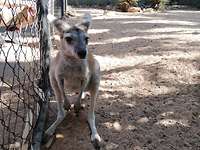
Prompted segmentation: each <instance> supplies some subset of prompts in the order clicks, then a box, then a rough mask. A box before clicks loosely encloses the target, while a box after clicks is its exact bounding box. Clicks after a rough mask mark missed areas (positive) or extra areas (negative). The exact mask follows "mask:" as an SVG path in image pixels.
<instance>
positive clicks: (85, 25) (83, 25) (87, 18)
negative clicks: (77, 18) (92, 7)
mask: <svg viewBox="0 0 200 150" xmlns="http://www.w3.org/2000/svg"><path fill="white" fill-rule="evenodd" d="M91 22H92V16H91V15H90V14H89V13H86V14H85V15H84V16H83V21H82V22H81V23H79V24H77V26H78V27H80V28H82V29H83V30H84V31H85V32H87V31H88V29H89V27H90V24H91Z"/></svg>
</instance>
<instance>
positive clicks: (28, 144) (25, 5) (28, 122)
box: [0, 0, 49, 150]
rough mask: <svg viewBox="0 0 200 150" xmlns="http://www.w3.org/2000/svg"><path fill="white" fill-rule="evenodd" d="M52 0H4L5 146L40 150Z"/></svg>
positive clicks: (0, 149) (1, 109) (0, 123)
mask: <svg viewBox="0 0 200 150" xmlns="http://www.w3.org/2000/svg"><path fill="white" fill-rule="evenodd" d="M47 4H48V0H42V1H35V0H0V79H1V80H0V150H7V149H8V150H10V149H12V150H14V149H15V150H18V149H19V150H27V149H36V150H39V147H40V143H41V140H42V133H43V127H44V122H45V114H46V110H47V107H48V87H49V81H48V65H49V40H48V37H49V35H48V33H49V31H48V30H49V29H48V24H47V20H46V15H47V12H48V11H47Z"/></svg>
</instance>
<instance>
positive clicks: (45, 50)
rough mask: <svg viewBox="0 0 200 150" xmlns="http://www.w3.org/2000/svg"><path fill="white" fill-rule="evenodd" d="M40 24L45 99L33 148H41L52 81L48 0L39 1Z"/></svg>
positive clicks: (36, 149)
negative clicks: (50, 77)
mask: <svg viewBox="0 0 200 150" xmlns="http://www.w3.org/2000/svg"><path fill="white" fill-rule="evenodd" d="M37 10H38V11H37V12H38V26H39V34H40V37H39V38H40V61H41V70H42V71H41V79H40V81H39V83H38V85H39V87H40V88H41V89H42V91H43V93H44V100H43V101H41V102H40V113H39V118H38V120H37V123H36V127H35V129H34V132H33V142H32V148H33V150H40V146H41V142H42V136H43V132H44V126H45V120H46V116H47V112H48V111H47V110H48V102H49V94H50V82H49V76H48V72H49V63H50V38H49V34H50V32H49V24H48V21H47V14H48V0H38V1H37Z"/></svg>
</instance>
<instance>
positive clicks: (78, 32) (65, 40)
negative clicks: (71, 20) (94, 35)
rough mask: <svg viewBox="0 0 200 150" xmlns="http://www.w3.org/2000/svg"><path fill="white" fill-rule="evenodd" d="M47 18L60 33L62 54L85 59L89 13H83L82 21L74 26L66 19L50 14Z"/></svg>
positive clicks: (89, 20) (89, 21)
mask: <svg viewBox="0 0 200 150" xmlns="http://www.w3.org/2000/svg"><path fill="white" fill-rule="evenodd" d="M47 18H48V20H49V21H50V23H53V25H54V26H55V28H56V29H57V30H58V32H59V33H60V42H61V43H60V44H61V49H62V51H63V54H64V55H66V56H74V57H77V58H80V59H86V58H87V53H88V49H87V45H88V39H89V37H88V34H87V31H88V29H89V26H90V23H91V15H90V14H85V15H84V17H83V20H82V22H81V23H79V24H76V25H74V26H70V25H69V24H68V23H67V22H66V20H64V19H60V18H55V17H54V16H52V15H50V14H49V15H48V16H47Z"/></svg>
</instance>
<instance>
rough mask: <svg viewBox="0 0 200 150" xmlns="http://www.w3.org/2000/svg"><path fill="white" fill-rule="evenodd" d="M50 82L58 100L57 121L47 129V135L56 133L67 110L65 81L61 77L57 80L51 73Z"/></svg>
mask: <svg viewBox="0 0 200 150" xmlns="http://www.w3.org/2000/svg"><path fill="white" fill-rule="evenodd" d="M50 82H51V85H52V88H53V90H54V93H55V98H56V101H57V111H58V113H57V119H56V121H55V122H54V123H53V124H52V125H51V126H50V127H49V128H48V129H47V130H46V131H45V133H46V134H47V135H50V136H51V135H53V134H54V133H55V130H56V128H57V126H58V125H59V124H60V123H61V122H62V121H63V119H64V118H65V115H66V114H65V110H64V102H65V101H66V97H65V94H64V90H63V88H64V87H63V86H64V85H63V83H62V80H61V79H58V80H56V79H55V78H54V77H52V76H51V75H50ZM67 107H68V109H69V108H70V104H69V103H68V106H67Z"/></svg>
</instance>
